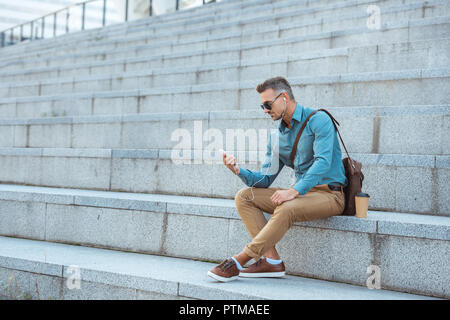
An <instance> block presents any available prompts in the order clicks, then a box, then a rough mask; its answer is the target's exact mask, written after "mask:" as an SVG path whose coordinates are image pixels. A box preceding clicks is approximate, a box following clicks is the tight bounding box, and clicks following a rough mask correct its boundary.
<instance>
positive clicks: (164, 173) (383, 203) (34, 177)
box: [0, 148, 450, 216]
mask: <svg viewBox="0 0 450 320" xmlns="http://www.w3.org/2000/svg"><path fill="white" fill-rule="evenodd" d="M244 154H245V157H244V156H242V157H241V156H240V155H244ZM236 155H237V158H238V162H239V164H240V166H241V167H243V168H246V169H250V170H259V169H260V167H261V163H262V161H263V160H264V157H263V156H262V155H263V153H262V152H249V151H245V152H244V151H242V152H240V153H239V154H237V153H236ZM350 156H351V157H352V158H355V159H356V160H358V161H360V162H361V163H362V165H363V173H364V175H365V181H364V182H363V191H364V192H367V193H369V194H370V195H371V204H370V208H371V209H373V210H384V211H398V212H410V213H420V214H429V215H441V216H449V215H450V206H449V201H448V195H449V193H450V192H449V186H448V183H447V182H448V180H449V174H450V173H449V169H450V157H449V156H448V155H445V156H439V155H438V156H435V155H399V154H370V153H369V154H360V153H350ZM0 165H1V168H3V170H1V171H0V182H1V183H10V184H23V185H35V186H49V187H62V188H84V189H91V190H109V191H123V192H145V193H159V194H172V195H187V196H202V197H214V198H215V197H219V198H232V197H234V195H235V193H236V190H238V189H239V188H242V187H244V186H245V185H244V183H243V182H242V180H241V179H240V178H239V177H237V176H233V173H231V172H230V171H229V170H228V169H227V168H226V167H225V166H224V165H223V163H222V158H221V155H219V153H218V152H216V153H214V152H210V150H206V151H204V150H202V149H194V150H193V151H191V152H186V150H184V151H182V152H180V150H177V149H172V150H164V149H93V148H90V149H86V148H83V149H75V148H0ZM224 181H227V183H226V184H224ZM294 183H295V175H294V171H293V170H292V169H291V168H289V167H286V168H283V170H282V171H281V172H280V174H279V176H278V177H277V179H276V180H275V181H274V183H273V184H272V185H271V186H272V187H281V188H289V187H291V186H292V185H293V184H294ZM417 190H420V192H418V191H417Z"/></svg>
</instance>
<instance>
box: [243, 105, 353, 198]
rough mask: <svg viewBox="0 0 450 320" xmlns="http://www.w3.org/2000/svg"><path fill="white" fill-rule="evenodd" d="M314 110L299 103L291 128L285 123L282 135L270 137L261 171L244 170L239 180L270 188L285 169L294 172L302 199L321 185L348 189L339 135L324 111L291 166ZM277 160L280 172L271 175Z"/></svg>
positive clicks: (314, 120) (313, 121)
mask: <svg viewBox="0 0 450 320" xmlns="http://www.w3.org/2000/svg"><path fill="white" fill-rule="evenodd" d="M314 110H315V109H312V108H307V107H303V106H301V105H300V104H299V103H297V105H296V107H295V110H294V114H293V115H292V117H291V128H290V129H289V128H288V127H287V126H286V124H285V123H284V121H283V120H281V122H280V124H279V126H278V132H276V129H275V130H274V131H273V132H272V133H271V134H270V135H269V137H268V143H267V152H266V157H265V160H264V162H263V164H262V166H261V169H260V171H258V172H255V171H251V170H248V169H245V168H240V172H239V175H238V176H239V177H240V178H241V180H242V181H243V182H244V183H245V184H246V185H247V186H249V187H250V186H252V185H254V187H257V188H268V187H269V186H270V185H271V184H272V182H273V181H274V180H275V178H276V177H277V176H278V174H279V173H280V171H281V169H282V168H283V166H284V165H287V166H288V167H290V168H293V169H294V172H295V177H296V181H297V182H296V183H295V184H293V185H292V186H291V187H293V188H294V189H295V190H297V191H298V192H299V193H300V195H304V194H306V193H307V192H308V191H309V190H311V189H312V188H313V187H314V186H316V185H318V184H332V185H343V186H347V178H346V177H345V169H344V165H343V164H342V154H341V148H340V145H339V141H338V136H337V132H336V129H335V128H334V125H333V122H332V120H331V118H330V117H329V116H328V115H327V114H326V113H325V112H323V111H318V112H317V113H316V114H315V115H313V116H312V117H311V118H310V119H309V121H308V123H307V125H306V127H305V129H304V130H303V133H302V135H301V137H300V140H299V142H298V145H297V153H296V155H295V158H294V163H293V164H292V163H291V151H292V146H293V144H294V142H295V139H296V137H297V133H298V132H299V131H300V127H301V126H302V124H303V122H304V121H305V119H306V118H307V117H308V115H309V114H310V113H311V112H313V111H314ZM274 133H275V134H274ZM273 140H278V147H277V148H273V145H276V141H273ZM277 160H278V164H277V165H276V166H275V168H276V170H272V171H273V172H270V173H269V169H271V167H273V164H274V163H275V161H277ZM275 164H276V163H275Z"/></svg>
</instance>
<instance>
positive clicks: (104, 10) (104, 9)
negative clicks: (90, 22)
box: [102, 0, 106, 26]
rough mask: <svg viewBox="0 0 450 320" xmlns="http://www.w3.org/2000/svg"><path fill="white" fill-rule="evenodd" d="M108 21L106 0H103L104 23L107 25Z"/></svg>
mask: <svg viewBox="0 0 450 320" xmlns="http://www.w3.org/2000/svg"><path fill="white" fill-rule="evenodd" d="M105 23H106V0H103V22H102V25H103V26H105Z"/></svg>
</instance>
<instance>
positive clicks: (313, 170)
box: [208, 77, 347, 282]
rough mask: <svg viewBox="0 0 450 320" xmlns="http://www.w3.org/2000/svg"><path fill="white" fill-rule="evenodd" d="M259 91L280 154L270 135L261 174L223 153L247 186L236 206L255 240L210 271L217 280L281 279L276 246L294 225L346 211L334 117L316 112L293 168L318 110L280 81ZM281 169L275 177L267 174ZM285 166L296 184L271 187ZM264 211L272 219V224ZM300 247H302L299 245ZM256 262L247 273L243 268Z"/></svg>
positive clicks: (261, 86)
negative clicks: (274, 129) (276, 123)
mask: <svg viewBox="0 0 450 320" xmlns="http://www.w3.org/2000/svg"><path fill="white" fill-rule="evenodd" d="M256 90H257V91H258V92H259V93H260V96H261V101H262V105H261V107H262V108H263V110H264V113H267V114H269V115H270V117H271V118H272V119H273V120H274V121H276V120H280V119H281V122H280V124H279V126H278V132H277V133H278V138H277V139H278V150H279V152H273V150H272V147H271V145H272V141H271V140H272V138H271V137H272V135H270V136H269V139H268V140H269V141H268V145H267V153H266V159H265V161H264V163H263V165H262V168H261V171H260V172H254V171H251V170H248V169H244V168H239V166H238V165H237V159H236V158H235V157H234V156H232V155H226V154H225V153H224V154H223V162H224V164H225V166H226V167H227V168H229V169H230V170H231V171H232V172H233V173H234V174H236V175H237V176H238V177H239V178H241V179H242V181H243V182H244V183H245V184H246V185H247V186H248V187H245V188H242V189H241V190H239V191H238V192H237V193H236V196H235V202H236V208H237V211H238V213H239V215H240V216H241V218H242V221H243V222H244V224H245V226H246V228H247V230H248V232H249V233H250V236H251V238H252V241H251V242H250V243H249V244H247V245H246V246H245V247H244V249H243V251H242V252H240V253H238V254H236V255H234V256H233V257H231V258H228V259H226V260H224V261H223V262H222V263H220V264H219V265H218V266H216V267H214V268H213V269H211V270H210V271H208V275H209V276H210V277H212V278H214V279H216V280H218V281H222V282H227V281H231V280H234V279H236V278H237V277H238V276H241V277H281V276H284V275H285V266H284V263H283V261H282V260H281V258H280V256H279V255H278V252H277V250H276V249H275V244H276V243H277V242H278V241H280V240H281V238H282V237H283V236H284V234H285V233H286V232H287V230H288V229H289V228H290V227H291V226H292V224H293V223H294V222H295V221H309V220H315V219H323V218H327V217H330V216H334V215H340V214H342V212H343V211H344V207H345V198H344V190H343V187H345V186H346V185H347V178H346V177H345V169H344V166H343V164H342V157H341V149H340V145H339V141H338V139H337V133H336V130H335V128H334V125H333V123H332V121H331V119H330V117H329V116H328V115H327V114H326V113H325V112H317V113H316V114H315V115H313V116H312V117H311V118H310V119H309V121H308V122H307V125H306V127H305V128H304V131H303V133H302V135H301V138H300V140H299V142H298V148H297V152H296V155H295V158H294V163H291V159H290V155H291V154H290V153H291V150H292V147H293V144H294V142H295V139H296V137H297V133H298V132H299V130H300V127H301V126H302V124H303V122H304V121H305V119H306V118H307V117H308V115H309V114H310V113H311V112H312V111H314V109H311V108H306V107H303V106H301V105H300V104H299V103H297V102H296V101H295V99H294V96H293V94H292V89H291V86H290V85H289V83H288V81H287V80H286V79H284V78H282V77H276V78H271V79H268V80H266V81H265V82H263V83H261V84H259V85H258V86H257V88H256ZM274 162H275V163H276V164H277V170H276V172H272V173H271V174H266V173H265V172H264V171H263V169H264V168H270V167H271V166H272V165H271V164H273V163H274ZM284 165H287V166H288V167H291V168H293V169H294V172H295V176H296V183H295V184H293V185H292V187H291V188H289V189H284V188H269V186H270V185H271V184H272V182H273V181H274V180H275V178H276V177H277V176H278V174H279V173H280V171H281V169H282V168H283V166H284ZM263 211H264V212H267V213H269V214H272V216H271V217H270V219H269V221H267V220H266V218H265V217H264V215H263ZM299 245H301V244H299ZM252 258H253V259H254V260H255V261H256V262H255V263H253V264H251V265H250V266H249V267H248V268H245V269H244V268H243V266H244V265H245V264H246V263H247V262H248V261H250V260H251V259H252Z"/></svg>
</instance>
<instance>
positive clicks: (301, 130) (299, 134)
mask: <svg viewBox="0 0 450 320" xmlns="http://www.w3.org/2000/svg"><path fill="white" fill-rule="evenodd" d="M317 111H324V112H326V114H328V116H329V117H330V118H331V121H332V122H333V125H334V128H335V129H336V131H337V133H338V135H339V139H340V140H341V142H342V146H343V147H344V149H345V152H346V153H347V156H348V158H349V160H350V163H351V165H352V167H353V168H355V165H354V164H353V161H352V159H351V158H350V155H349V154H348V151H347V148H346V147H345V144H344V141H343V140H342V137H341V133H340V132H339V130H338V127H337V126H336V124H337V125H338V126H339V122H337V120H336V119H335V118H334V117H333V116H332V115H331V114H330V113H329V112H328V111H327V110H325V109H318V110H314V111H313V112H311V113H310V114H309V116H308V117H307V118H306V120H305V121H304V122H303V124H302V126H301V128H300V131H299V132H298V134H297V138H296V139H295V142H294V145H293V146H292V152H291V163H292V165H294V158H295V154H296V152H297V144H298V141H299V140H300V136H301V135H302V133H303V129H305V127H306V124H307V122H308V120H309V118H311V117H312V116H313V115H314V114H315V113H316V112H317Z"/></svg>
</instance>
